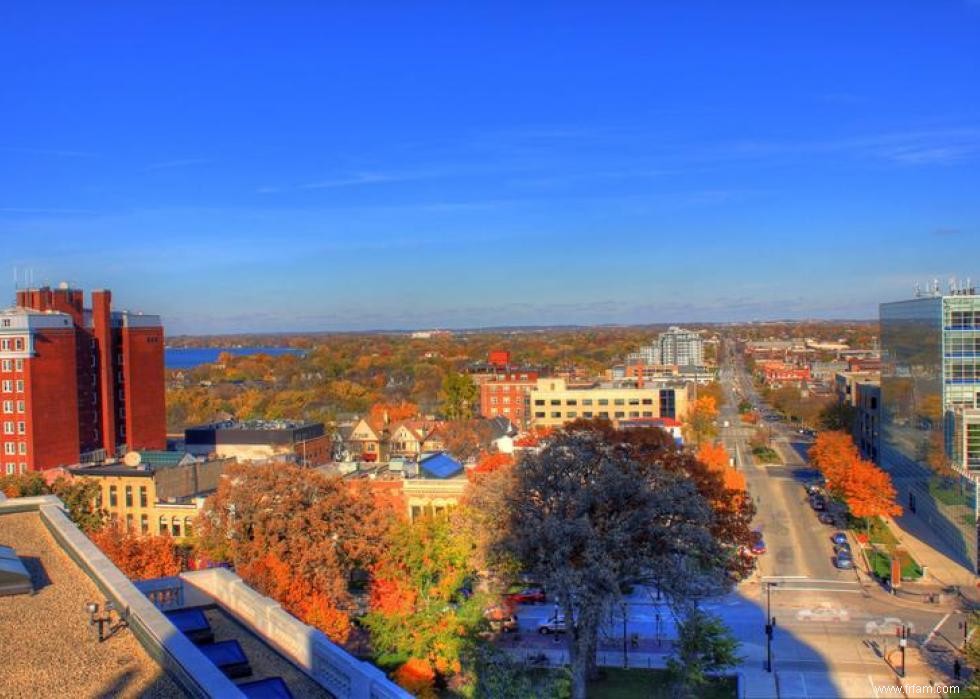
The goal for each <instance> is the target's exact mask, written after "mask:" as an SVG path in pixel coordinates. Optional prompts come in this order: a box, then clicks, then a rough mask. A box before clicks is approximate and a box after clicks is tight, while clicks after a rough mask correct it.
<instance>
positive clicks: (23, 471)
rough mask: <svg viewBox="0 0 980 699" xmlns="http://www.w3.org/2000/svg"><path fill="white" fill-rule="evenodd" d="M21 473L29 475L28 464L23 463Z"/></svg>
mask: <svg viewBox="0 0 980 699" xmlns="http://www.w3.org/2000/svg"><path fill="white" fill-rule="evenodd" d="M20 472H21V473H22V474H24V473H27V464H25V463H21V465H20Z"/></svg>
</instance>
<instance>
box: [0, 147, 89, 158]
mask: <svg viewBox="0 0 980 699" xmlns="http://www.w3.org/2000/svg"><path fill="white" fill-rule="evenodd" d="M0 151H3V152H5V153H23V154H25V155H43V156H53V157H57V158H97V157H99V154H98V153H91V152H89V151H80V150H70V149H63V148H25V147H21V146H0Z"/></svg>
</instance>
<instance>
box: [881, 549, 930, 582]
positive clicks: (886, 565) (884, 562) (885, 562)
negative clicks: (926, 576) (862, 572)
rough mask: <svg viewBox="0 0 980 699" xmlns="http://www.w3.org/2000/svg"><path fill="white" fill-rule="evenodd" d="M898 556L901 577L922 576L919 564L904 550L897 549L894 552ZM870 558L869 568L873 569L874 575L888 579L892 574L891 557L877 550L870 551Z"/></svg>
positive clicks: (915, 578) (916, 577)
mask: <svg viewBox="0 0 980 699" xmlns="http://www.w3.org/2000/svg"><path fill="white" fill-rule="evenodd" d="M896 555H897V556H898V557H899V561H901V563H902V579H903V580H906V579H911V580H917V579H919V578H921V577H922V568H920V567H919V564H918V563H916V562H915V561H914V560H912V557H911V556H909V554H908V553H907V552H905V551H899V552H898V553H897V554H896ZM868 557H869V558H870V560H871V569H872V570H873V571H874V573H875V575H877V576H878V577H879V578H885V579H888V578H890V577H891V574H892V567H891V566H892V563H891V557H890V556H888V555H887V554H884V553H879V552H877V551H872V552H871V553H870V554H869V556H868Z"/></svg>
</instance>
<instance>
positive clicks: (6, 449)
mask: <svg viewBox="0 0 980 699" xmlns="http://www.w3.org/2000/svg"><path fill="white" fill-rule="evenodd" d="M3 453H4V454H16V453H17V445H16V444H14V443H13V442H4V444H3Z"/></svg>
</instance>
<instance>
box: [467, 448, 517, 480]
mask: <svg viewBox="0 0 980 699" xmlns="http://www.w3.org/2000/svg"><path fill="white" fill-rule="evenodd" d="M513 465H514V457H513V456H511V455H510V454H500V453H497V454H484V455H483V456H482V457H480V460H479V461H477V462H476V466H475V467H473V468H472V469H471V470H470V471H469V472H468V475H469V476H470V477H471V478H472V477H473V476H474V475H476V474H481V473H493V472H494V471H497V470H499V469H502V468H506V467H508V466H513Z"/></svg>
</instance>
